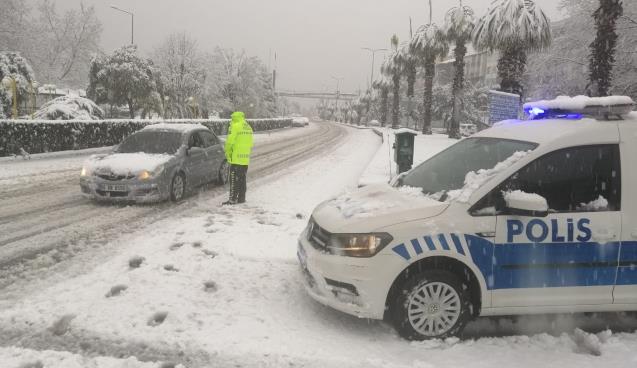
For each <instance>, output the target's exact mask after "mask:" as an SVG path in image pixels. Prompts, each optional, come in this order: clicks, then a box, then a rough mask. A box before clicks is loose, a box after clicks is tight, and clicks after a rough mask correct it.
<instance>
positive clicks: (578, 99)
mask: <svg viewBox="0 0 637 368" xmlns="http://www.w3.org/2000/svg"><path fill="white" fill-rule="evenodd" d="M634 104H635V102H634V101H633V100H632V98H630V97H627V96H608V97H588V96H575V97H569V96H559V97H557V98H556V99H554V100H541V101H535V102H529V103H525V104H524V109H525V110H528V109H532V108H534V107H538V108H540V109H544V110H574V111H576V110H583V109H584V108H586V107H591V106H602V107H608V106H613V105H634Z"/></svg>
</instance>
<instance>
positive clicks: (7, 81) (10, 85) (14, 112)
mask: <svg viewBox="0 0 637 368" xmlns="http://www.w3.org/2000/svg"><path fill="white" fill-rule="evenodd" d="M2 84H3V85H4V86H5V88H7V89H10V90H11V101H12V105H11V118H12V119H17V118H18V82H17V81H16V80H15V78H13V77H11V76H6V77H4V78H3V79H2Z"/></svg>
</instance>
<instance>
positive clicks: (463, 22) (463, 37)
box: [443, 0, 475, 139]
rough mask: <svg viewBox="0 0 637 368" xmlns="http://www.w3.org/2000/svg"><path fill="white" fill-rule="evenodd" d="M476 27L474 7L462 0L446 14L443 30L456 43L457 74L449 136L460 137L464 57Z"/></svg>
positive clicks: (454, 81)
mask: <svg viewBox="0 0 637 368" xmlns="http://www.w3.org/2000/svg"><path fill="white" fill-rule="evenodd" d="M474 27H475V17H474V13H473V9H471V8H470V7H468V6H462V0H460V4H459V6H458V7H455V8H451V9H450V10H449V11H448V12H447V15H446V16H445V24H444V26H443V32H444V34H445V37H446V39H447V41H448V42H453V43H454V44H455V48H454V51H453V53H454V56H455V61H454V63H453V65H454V67H455V74H454V78H453V88H452V95H453V109H452V113H451V115H452V117H451V126H450V127H449V138H454V139H460V119H461V116H460V115H461V109H462V106H461V105H462V100H463V92H464V66H465V62H464V57H465V55H466V54H467V42H470V41H471V34H472V32H473V28H474Z"/></svg>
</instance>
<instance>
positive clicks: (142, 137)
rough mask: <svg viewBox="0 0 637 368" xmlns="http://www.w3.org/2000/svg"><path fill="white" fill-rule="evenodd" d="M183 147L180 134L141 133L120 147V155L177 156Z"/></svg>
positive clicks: (161, 132) (164, 132) (134, 135)
mask: <svg viewBox="0 0 637 368" xmlns="http://www.w3.org/2000/svg"><path fill="white" fill-rule="evenodd" d="M180 146H181V133H180V132H167V131H141V132H137V133H135V134H133V135H131V136H130V137H128V138H126V139H125V140H124V142H122V144H120V145H119V148H118V149H117V152H119V153H137V152H144V153H158V154H159V153H167V154H170V155H172V154H175V153H176V152H177V150H178V149H179V147H180Z"/></svg>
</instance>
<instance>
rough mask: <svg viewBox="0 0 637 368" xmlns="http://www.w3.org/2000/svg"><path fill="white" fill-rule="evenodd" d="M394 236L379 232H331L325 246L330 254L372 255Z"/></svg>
mask: <svg viewBox="0 0 637 368" xmlns="http://www.w3.org/2000/svg"><path fill="white" fill-rule="evenodd" d="M392 240H394V238H393V237H392V236H391V235H389V234H387V233H379V234H332V237H331V239H330V244H329V245H328V246H327V248H328V250H329V252H330V253H332V254H336V255H341V256H347V257H372V256H374V255H376V254H377V253H378V252H380V251H381V250H382V249H383V248H385V247H386V246H387V245H388V244H389V243H391V242H392Z"/></svg>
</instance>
